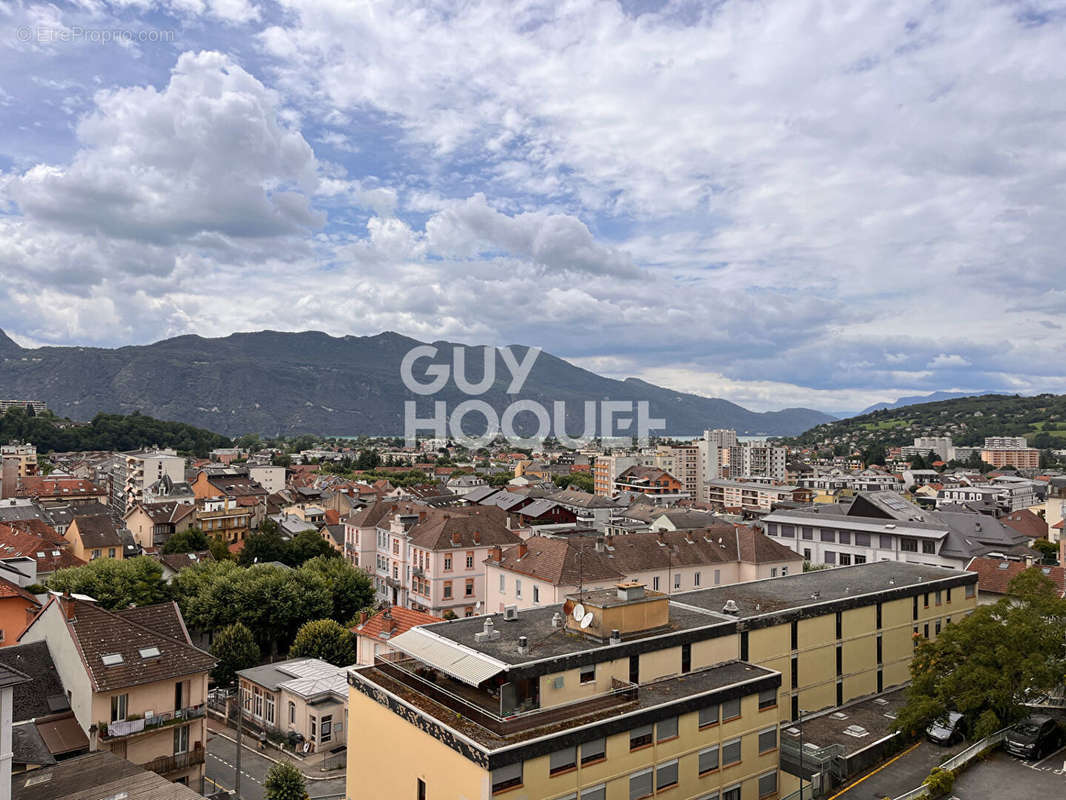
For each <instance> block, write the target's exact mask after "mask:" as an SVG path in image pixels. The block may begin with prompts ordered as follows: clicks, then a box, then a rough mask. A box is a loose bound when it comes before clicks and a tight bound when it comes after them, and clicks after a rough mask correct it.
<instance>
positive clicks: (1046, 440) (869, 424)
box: [785, 394, 1066, 451]
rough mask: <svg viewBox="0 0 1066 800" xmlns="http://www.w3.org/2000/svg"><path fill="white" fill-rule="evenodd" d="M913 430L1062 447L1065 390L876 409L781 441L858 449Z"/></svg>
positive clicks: (901, 441)
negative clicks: (1022, 438)
mask: <svg viewBox="0 0 1066 800" xmlns="http://www.w3.org/2000/svg"><path fill="white" fill-rule="evenodd" d="M917 436H951V437H952V441H953V443H954V444H955V445H958V446H963V447H966V446H969V447H973V446H977V445H981V444H983V443H984V439H985V437H986V436H1025V437H1026V439H1027V440H1028V443H1029V445H1030V446H1031V447H1038V448H1041V449H1047V448H1056V449H1057V448H1066V395H1053V394H1041V395H1036V396H1034V397H1021V396H1019V395H1002V394H983V395H977V396H972V397H970V396H968V397H958V398H953V399H950V400H941V401H939V402H933V403H917V404H914V405H906V406H902V407H899V408H891V409H880V410H877V411H873V412H870V413H868V414H861V415H859V416H857V417H850V418H849V419H841V420H836V421H835V422H830V423H826V424H822V425H817V426H815V427H814V428H811V429H810V430H808V431H805V432H804V433H802V434H801V435H799V436H795V437H792V438H791V439H786V440H785V441H786V442H787V443H789V444H793V445H797V446H808V447H810V446H817V447H826V446H832V445H843V446H847V447H848V448H854V449H856V450H860V451H862V450H865V449H866V448H868V447H871V446H874V445H883V446H885V447H889V446H899V445H909V444H912V443H913V440H914V438H915V437H917Z"/></svg>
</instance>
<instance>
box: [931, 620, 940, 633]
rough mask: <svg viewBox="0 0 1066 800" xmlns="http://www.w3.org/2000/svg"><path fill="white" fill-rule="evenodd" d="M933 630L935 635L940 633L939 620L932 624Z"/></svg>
mask: <svg viewBox="0 0 1066 800" xmlns="http://www.w3.org/2000/svg"><path fill="white" fill-rule="evenodd" d="M933 630H934V632H935V633H936V635H937V636H939V635H940V620H937V621H936V625H935V626H934V628H933Z"/></svg>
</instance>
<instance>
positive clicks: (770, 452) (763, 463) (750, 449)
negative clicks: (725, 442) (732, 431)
mask: <svg viewBox="0 0 1066 800" xmlns="http://www.w3.org/2000/svg"><path fill="white" fill-rule="evenodd" d="M787 462H788V448H786V447H772V446H770V445H766V444H756V443H754V442H743V443H741V444H736V445H732V446H731V447H730V448H729V449H728V465H729V477H730V478H746V477H756V476H758V477H766V478H770V479H771V480H775V481H783V480H784V479H785V470H786V465H787Z"/></svg>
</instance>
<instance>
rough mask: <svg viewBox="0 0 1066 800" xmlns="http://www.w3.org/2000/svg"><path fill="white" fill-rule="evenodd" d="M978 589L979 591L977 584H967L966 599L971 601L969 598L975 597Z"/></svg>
mask: <svg viewBox="0 0 1066 800" xmlns="http://www.w3.org/2000/svg"><path fill="white" fill-rule="evenodd" d="M976 589H977V585H976V584H973V583H968V584H966V598H967V599H969V598H971V597H973V595H974V592H975V591H976Z"/></svg>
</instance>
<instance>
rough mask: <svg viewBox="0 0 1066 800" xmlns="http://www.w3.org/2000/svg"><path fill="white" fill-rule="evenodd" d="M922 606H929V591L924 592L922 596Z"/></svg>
mask: <svg viewBox="0 0 1066 800" xmlns="http://www.w3.org/2000/svg"><path fill="white" fill-rule="evenodd" d="M922 607H923V608H929V592H926V593H925V594H924V595H923V596H922Z"/></svg>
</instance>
